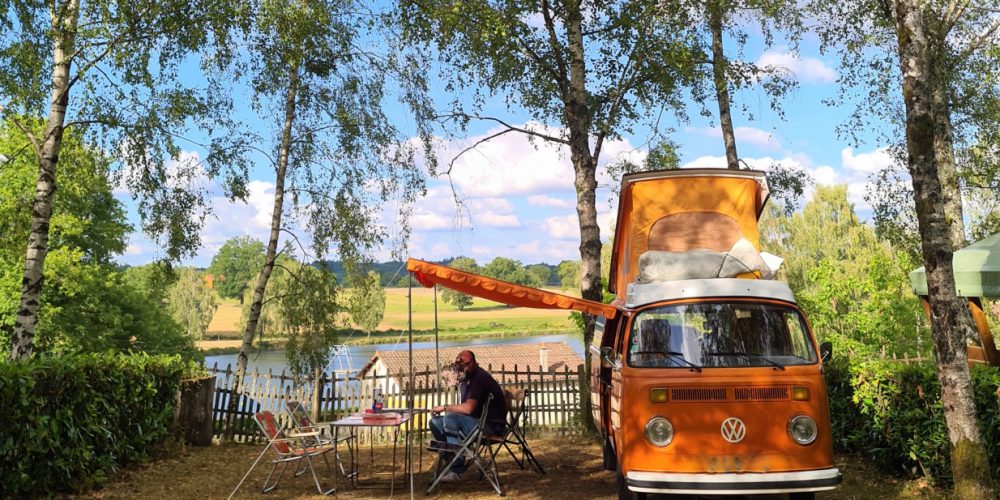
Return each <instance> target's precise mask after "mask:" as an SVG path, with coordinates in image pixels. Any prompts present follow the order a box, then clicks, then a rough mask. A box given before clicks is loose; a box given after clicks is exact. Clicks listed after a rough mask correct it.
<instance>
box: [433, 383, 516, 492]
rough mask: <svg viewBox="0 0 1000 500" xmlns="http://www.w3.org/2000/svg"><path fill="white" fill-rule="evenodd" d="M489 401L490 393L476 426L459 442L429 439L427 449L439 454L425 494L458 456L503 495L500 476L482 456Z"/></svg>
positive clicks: (439, 480)
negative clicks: (472, 466)
mask: <svg viewBox="0 0 1000 500" xmlns="http://www.w3.org/2000/svg"><path fill="white" fill-rule="evenodd" d="M491 401H493V395H492V394H490V395H489V396H487V398H486V402H485V403H483V413H482V414H481V415H480V416H479V422H478V423H477V424H476V427H475V428H474V429H473V430H472V431H471V432H470V433H469V434H468V435H467V436H462V438H463V439H462V442H461V443H460V444H453V443H443V442H439V441H431V445H430V446H429V447H428V448H427V449H428V450H429V451H433V452H437V453H439V454H441V455H440V457H439V458H438V465H437V469H436V470H435V471H434V476H433V478H432V479H431V484H430V486H428V487H427V493H426V494H428V495H430V494H431V492H433V491H434V488H437V485H438V483H440V482H441V478H442V477H443V476H444V475H445V474H447V473H448V471H449V470H450V469H451V466H452V465H454V464H455V463H456V462H458V460H459V458H463V459H465V463H466V465H470V464H471V465H474V466H475V467H476V468H477V469H479V472H480V473H482V475H483V477H485V478H486V480H487V481H489V482H490V486H493V489H494V490H496V492H497V495H500V496H503V490H502V489H501V488H500V478H499V477H498V476H497V470H496V467H495V466H494V464H493V461H492V460H491V461H489V462H488V463H487V462H486V460H484V457H483V456H482V451H483V449H484V448H488V447H487V446H485V444H486V441H485V437H486V435H485V434H484V432H483V430H484V429H486V417H487V415H489V410H490V402H491ZM447 454H451V455H450V456H451V458H446V457H447V456H448V455H447Z"/></svg>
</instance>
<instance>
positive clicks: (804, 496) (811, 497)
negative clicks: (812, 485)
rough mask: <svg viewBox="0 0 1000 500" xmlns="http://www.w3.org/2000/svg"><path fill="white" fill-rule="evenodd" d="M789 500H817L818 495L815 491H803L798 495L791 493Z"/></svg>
mask: <svg viewBox="0 0 1000 500" xmlns="http://www.w3.org/2000/svg"><path fill="white" fill-rule="evenodd" d="M788 500H816V493H815V492H813V491H801V492H798V493H789V494H788Z"/></svg>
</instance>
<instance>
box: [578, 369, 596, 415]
mask: <svg viewBox="0 0 1000 500" xmlns="http://www.w3.org/2000/svg"><path fill="white" fill-rule="evenodd" d="M586 377H587V374H586V373H585V372H584V370H583V365H576V387H577V389H578V390H577V392H578V394H577V404H576V412H577V415H579V416H580V432H583V430H585V429H586V428H587V419H589V418H590V415H584V414H583V402H584V401H585V400H584V398H585V397H590V394H585V392H586V391H587V384H586V382H587V378H586ZM590 404H592V405H593V404H594V402H593V401H591V402H590Z"/></svg>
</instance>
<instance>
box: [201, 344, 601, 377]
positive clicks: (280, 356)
mask: <svg viewBox="0 0 1000 500" xmlns="http://www.w3.org/2000/svg"><path fill="white" fill-rule="evenodd" d="M540 342H566V343H567V344H569V346H570V348H571V349H573V350H574V351H575V352H576V353H577V354H579V355H580V356H581V357H582V356H583V339H582V338H581V337H580V336H579V335H543V336H539V337H514V338H483V339H465V340H449V341H441V342H439V343H438V346H439V348H440V349H441V352H442V356H445V357H446V358H445V359H450V358H447V357H448V356H452V355H454V354H455V353H453V352H452V351H454V348H455V347H457V346H477V345H504V344H537V343H540ZM407 347H408V345H407V343H406V342H402V343H399V344H375V345H352V346H350V349H349V350H348V355H347V356H338V357H336V358H335V359H333V360H331V363H330V366H329V368H330V369H334V370H357V369H360V368H361V367H362V366H364V365H365V363H367V362H368V360H370V359H371V357H372V355H374V354H375V351H396V350H402V351H405V350H406V349H407ZM413 348H414V349H433V348H434V342H414V343H413ZM214 363H218V366H219V368H220V369H225V368H226V364H232V365H233V366H235V365H236V354H220V355H217V356H206V357H205V366H208V367H211V366H212V365H213V364H214ZM287 366H288V363H287V361H286V360H285V351H283V350H273V351H256V352H254V353H253V354H251V355H250V361H249V364H248V365H247V368H248V369H250V370H253V369H254V368H257V369H258V370H259V371H260V372H262V373H264V372H267V371H268V370H271V371H272V372H273V373H281V371H282V370H284V369H286V368H287Z"/></svg>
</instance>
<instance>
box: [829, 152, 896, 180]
mask: <svg viewBox="0 0 1000 500" xmlns="http://www.w3.org/2000/svg"><path fill="white" fill-rule="evenodd" d="M840 161H841V163H842V164H843V166H844V168H846V169H848V170H852V171H854V172H859V173H863V174H872V173H875V172H878V171H879V170H882V169H883V168H885V167H888V166H891V165H893V164H895V163H896V160H895V159H894V158H893V157H892V155H890V154H889V151H888V149H887V148H879V149H876V150H874V151H872V152H869V153H858V154H857V155H855V154H854V149H852V148H844V149H842V150H841V151H840Z"/></svg>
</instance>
